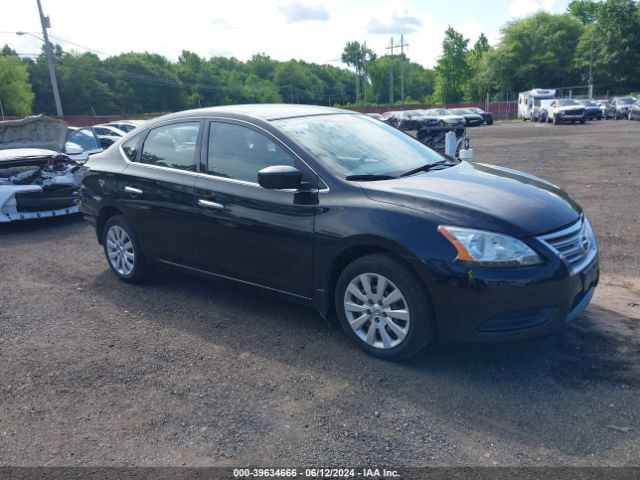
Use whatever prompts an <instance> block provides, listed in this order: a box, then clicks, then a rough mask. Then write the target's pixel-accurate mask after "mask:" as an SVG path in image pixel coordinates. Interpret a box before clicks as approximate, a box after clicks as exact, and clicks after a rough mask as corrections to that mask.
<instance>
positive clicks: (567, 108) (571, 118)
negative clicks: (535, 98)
mask: <svg viewBox="0 0 640 480" xmlns="http://www.w3.org/2000/svg"><path fill="white" fill-rule="evenodd" d="M548 111H549V115H548V117H547V122H552V123H553V124H554V125H558V124H560V123H575V122H580V123H582V124H584V123H585V122H586V118H585V109H584V106H582V105H580V104H579V103H578V101H577V100H574V99H573V98H556V99H554V100H552V101H551V103H550V104H549V108H548Z"/></svg>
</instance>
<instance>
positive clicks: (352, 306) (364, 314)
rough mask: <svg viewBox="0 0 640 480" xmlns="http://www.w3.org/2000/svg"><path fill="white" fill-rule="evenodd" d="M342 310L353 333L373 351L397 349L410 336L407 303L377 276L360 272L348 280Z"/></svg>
mask: <svg viewBox="0 0 640 480" xmlns="http://www.w3.org/2000/svg"><path fill="white" fill-rule="evenodd" d="M344 311H345V314H346V316H347V321H348V322H349V325H350V326H351V328H352V329H353V331H354V332H355V334H356V335H357V336H358V337H359V338H360V339H361V340H362V341H363V342H366V343H367V344H369V345H370V346H372V347H374V348H378V349H381V350H387V349H390V348H394V347H397V346H398V345H400V344H401V343H402V342H403V341H404V340H405V338H406V337H407V334H408V333H409V326H410V322H411V313H410V311H409V304H408V303H407V301H406V300H405V297H404V295H403V294H402V292H401V291H400V289H399V288H398V287H397V286H396V285H395V284H394V283H393V282H392V281H391V280H389V279H388V278H386V277H384V276H382V275H380V274H377V273H362V274H360V275H358V276H356V277H355V278H354V279H352V280H351V282H350V283H349V285H348V286H347V289H346V291H345V294H344Z"/></svg>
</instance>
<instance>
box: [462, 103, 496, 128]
mask: <svg viewBox="0 0 640 480" xmlns="http://www.w3.org/2000/svg"><path fill="white" fill-rule="evenodd" d="M467 110H471V111H472V112H473V113H477V114H478V115H480V116H482V119H483V120H484V123H486V124H487V125H493V113H491V112H485V111H484V110H482V109H481V108H478V107H469V108H467Z"/></svg>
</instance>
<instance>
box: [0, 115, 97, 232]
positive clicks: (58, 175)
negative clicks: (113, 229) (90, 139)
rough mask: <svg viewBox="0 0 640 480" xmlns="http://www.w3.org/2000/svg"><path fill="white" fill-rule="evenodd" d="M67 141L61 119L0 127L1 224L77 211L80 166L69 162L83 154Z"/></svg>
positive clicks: (39, 118)
mask: <svg viewBox="0 0 640 480" xmlns="http://www.w3.org/2000/svg"><path fill="white" fill-rule="evenodd" d="M66 139H67V124H66V123H65V122H63V121H61V120H55V119H52V118H47V117H43V116H41V115H40V116H34V117H26V118H23V119H20V120H8V121H3V122H0V223H4V222H12V221H15V220H29V219H35V218H46V217H58V216H62V215H71V214H74V213H78V212H79V210H78V186H79V184H80V177H79V176H78V174H77V173H78V170H79V168H80V165H81V162H80V161H76V160H73V159H72V158H71V157H72V156H81V155H82V154H83V152H82V150H81V148H80V147H79V146H78V145H76V144H74V143H71V142H68V141H66ZM74 139H75V140H77V138H74ZM65 141H66V144H65ZM85 155H86V154H85ZM85 158H86V156H85Z"/></svg>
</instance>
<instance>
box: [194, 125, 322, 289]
mask: <svg viewBox="0 0 640 480" xmlns="http://www.w3.org/2000/svg"><path fill="white" fill-rule="evenodd" d="M204 142H205V143H204V145H205V147H204V149H203V154H204V156H205V157H206V163H205V164H206V171H205V172H203V174H202V175H201V176H200V177H198V180H197V182H196V199H197V211H198V218H199V222H198V228H197V235H198V250H199V252H200V258H201V265H202V266H203V267H202V268H204V269H205V270H207V271H209V272H213V273H216V274H218V275H223V276H226V277H231V278H234V279H239V280H242V281H246V282H250V283H254V284H258V285H261V286H265V287H268V288H272V289H275V290H279V291H284V292H288V293H293V294H295V295H298V296H301V297H306V298H311V297H312V295H313V288H312V278H313V226H314V213H315V204H316V202H317V192H316V191H315V187H317V181H318V180H317V177H316V176H315V174H313V172H311V171H310V170H308V169H307V167H306V165H304V164H303V163H302V162H301V161H300V160H299V159H298V158H297V157H295V155H293V153H292V152H291V151H289V150H288V149H287V147H286V146H285V145H284V144H282V143H281V142H280V141H279V140H278V139H276V138H275V137H273V136H272V135H271V134H269V133H267V132H265V131H263V130H261V129H260V128H259V127H255V126H252V125H249V124H246V123H244V122H234V121H214V122H211V123H210V124H209V125H208V127H207V128H206V134H205V140H204ZM271 165H290V166H295V167H297V168H298V169H300V170H301V171H302V172H303V178H304V179H305V180H307V181H308V182H309V183H310V185H311V187H312V188H311V189H310V191H307V192H297V191H293V190H286V191H283V190H267V189H264V188H262V187H260V186H259V185H258V181H257V177H258V171H259V170H261V169H263V168H265V167H267V166H271Z"/></svg>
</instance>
